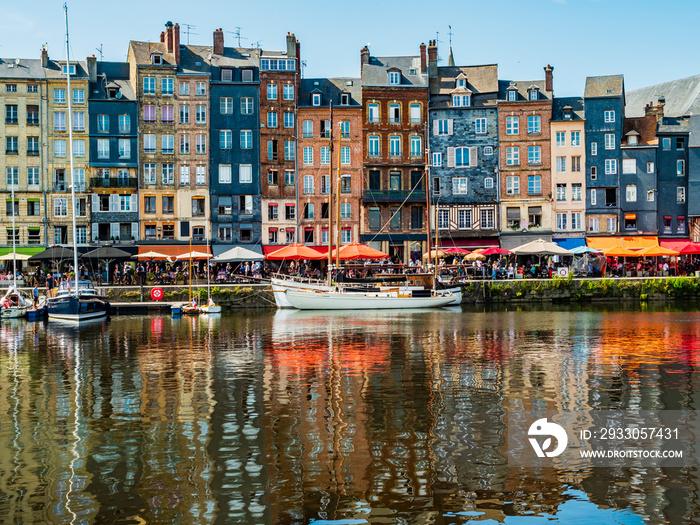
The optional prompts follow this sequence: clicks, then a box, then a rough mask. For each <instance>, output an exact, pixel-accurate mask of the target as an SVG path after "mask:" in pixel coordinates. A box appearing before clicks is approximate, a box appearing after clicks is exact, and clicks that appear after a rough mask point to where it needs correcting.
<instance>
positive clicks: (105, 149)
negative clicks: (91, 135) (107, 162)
mask: <svg viewBox="0 0 700 525" xmlns="http://www.w3.org/2000/svg"><path fill="white" fill-rule="evenodd" d="M97 158H98V159H108V158H109V139H97Z"/></svg>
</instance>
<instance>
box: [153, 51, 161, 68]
mask: <svg viewBox="0 0 700 525" xmlns="http://www.w3.org/2000/svg"><path fill="white" fill-rule="evenodd" d="M151 64H153V65H154V66H162V65H163V55H161V54H160V53H152V54H151Z"/></svg>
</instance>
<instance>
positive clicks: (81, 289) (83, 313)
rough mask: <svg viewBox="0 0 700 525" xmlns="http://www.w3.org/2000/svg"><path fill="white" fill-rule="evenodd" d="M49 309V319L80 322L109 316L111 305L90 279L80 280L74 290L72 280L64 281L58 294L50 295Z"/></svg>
mask: <svg viewBox="0 0 700 525" xmlns="http://www.w3.org/2000/svg"><path fill="white" fill-rule="evenodd" d="M48 310H49V319H60V320H64V321H78V322H80V321H86V320H89V319H100V318H104V317H107V315H109V311H110V305H109V301H107V299H106V298H105V297H103V296H101V295H99V294H98V293H97V292H96V291H95V288H94V286H93V285H92V283H91V282H90V281H79V283H78V287H77V289H74V290H71V282H70V281H63V282H62V283H61V284H60V285H59V287H58V290H57V291H56V295H54V296H53V297H49V299H48Z"/></svg>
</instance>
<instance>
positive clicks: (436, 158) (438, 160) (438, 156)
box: [433, 153, 442, 168]
mask: <svg viewBox="0 0 700 525" xmlns="http://www.w3.org/2000/svg"><path fill="white" fill-rule="evenodd" d="M441 166H442V153H433V167H435V168H439V167H441Z"/></svg>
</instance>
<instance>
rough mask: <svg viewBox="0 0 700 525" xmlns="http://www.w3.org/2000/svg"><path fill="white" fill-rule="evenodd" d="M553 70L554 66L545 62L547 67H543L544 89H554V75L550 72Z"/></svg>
mask: <svg viewBox="0 0 700 525" xmlns="http://www.w3.org/2000/svg"><path fill="white" fill-rule="evenodd" d="M553 72H554V68H553V67H552V66H550V65H549V64H547V67H545V68H544V89H545V91H550V92H552V91H554V76H553V75H552V73H553Z"/></svg>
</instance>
